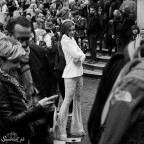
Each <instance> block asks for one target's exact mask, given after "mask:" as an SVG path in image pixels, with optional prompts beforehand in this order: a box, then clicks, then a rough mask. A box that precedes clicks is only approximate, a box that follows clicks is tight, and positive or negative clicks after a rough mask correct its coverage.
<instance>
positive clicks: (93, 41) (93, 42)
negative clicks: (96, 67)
mask: <svg viewBox="0 0 144 144" xmlns="http://www.w3.org/2000/svg"><path fill="white" fill-rule="evenodd" d="M88 44H89V50H90V54H91V59H92V60H95V59H96V46H97V35H89V36H88Z"/></svg>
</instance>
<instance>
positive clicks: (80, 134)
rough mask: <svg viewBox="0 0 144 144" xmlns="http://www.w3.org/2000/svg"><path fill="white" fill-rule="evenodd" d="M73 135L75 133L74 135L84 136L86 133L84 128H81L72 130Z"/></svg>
mask: <svg viewBox="0 0 144 144" xmlns="http://www.w3.org/2000/svg"><path fill="white" fill-rule="evenodd" d="M71 135H74V136H78V137H82V136H85V135H86V133H85V131H84V130H80V131H78V132H71Z"/></svg>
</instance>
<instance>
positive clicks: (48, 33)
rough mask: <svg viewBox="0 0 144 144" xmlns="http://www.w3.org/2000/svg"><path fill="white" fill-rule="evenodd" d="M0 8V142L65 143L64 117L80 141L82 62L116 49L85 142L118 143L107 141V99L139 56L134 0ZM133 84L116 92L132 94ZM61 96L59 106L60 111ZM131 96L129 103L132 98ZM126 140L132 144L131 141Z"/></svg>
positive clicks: (38, 1) (27, 1) (13, 1)
mask: <svg viewBox="0 0 144 144" xmlns="http://www.w3.org/2000/svg"><path fill="white" fill-rule="evenodd" d="M0 11H1V12H0V14H1V15H2V19H0V20H1V23H0V95H1V96H0V138H1V141H2V142H3V143H5V140H6V139H5V138H6V137H7V136H9V135H17V136H18V137H21V138H23V143H24V144H28V143H32V144H39V143H41V144H52V143H53V139H58V140H64V141H65V140H66V139H67V131H66V127H67V121H68V115H69V114H72V122H71V131H70V132H71V134H72V135H75V136H80V137H82V136H85V135H86V133H85V130H84V128H83V122H82V114H81V97H82V93H83V77H82V75H83V62H84V61H85V59H86V55H85V53H86V52H87V51H89V52H90V54H91V58H90V59H89V60H88V61H87V62H88V63H90V64H93V63H97V62H98V61H97V57H98V56H99V55H101V54H102V53H103V50H102V49H103V46H104V47H105V48H106V49H108V55H110V56H111V55H112V50H113V49H115V52H116V54H114V55H113V56H112V58H111V59H110V61H109V62H108V64H107V65H106V67H105V69H104V71H103V77H102V79H101V82H100V85H99V88H98V91H97V94H96V99H95V102H94V105H93V108H92V110H91V113H90V117H89V122H88V130H89V137H90V139H91V142H92V143H94V144H95V143H99V144H105V143H108V142H109V140H110V144H111V143H120V142H121V143H122V142H123V139H122V140H121V141H120V142H119V141H118V140H119V139H111V134H113V133H112V132H110V130H111V131H112V130H113V132H114V129H113V127H112V126H113V124H114V123H116V122H115V120H117V117H116V118H115V119H114V120H113V124H112V125H109V123H110V121H111V117H112V116H113V115H114V116H117V115H116V113H115V112H113V113H112V114H111V115H110V116H109V114H107V112H106V114H105V107H106V108H107V103H109V101H110V100H111V99H112V97H110V98H109V94H110V91H111V90H113V89H112V87H113V85H114V83H115V81H116V79H117V77H118V75H119V73H120V71H121V69H122V68H123V67H124V65H125V64H126V63H127V62H129V61H132V60H133V59H135V58H139V55H140V54H139V53H138V49H137V48H138V47H141V45H142V44H143V41H142V40H137V35H138V34H139V33H140V30H139V28H138V26H137V23H136V1H135V0H125V1H123V0H98V1H84V0H75V1H70V2H68V1H61V0H1V1H0ZM133 40H137V41H135V42H131V41H133ZM130 42H131V43H130ZM129 43H130V44H129ZM137 43H138V44H137ZM133 45H134V46H133ZM98 46H99V49H100V52H98V51H97V47H98ZM132 46H133V48H131V47H132ZM130 48H131V49H132V50H131V49H130ZM131 51H132V52H131ZM134 64H138V63H134ZM132 66H133V65H132ZM134 66H135V65H134ZM140 66H141V65H140ZM140 66H139V65H138V68H139V67H140ZM138 68H137V67H136V68H135V70H137V69H138ZM129 69H130V68H129ZM129 71H130V70H129ZM129 71H127V72H129ZM126 74H127V73H125V75H126ZM126 82H127V83H128V82H129V81H128V80H127V81H126ZM135 82H137V81H134V84H135ZM117 83H118V82H117ZM127 83H126V84H127ZM127 85H128V84H127ZM141 85H142V84H141ZM131 87H132V86H131V85H128V87H126V88H127V89H126V90H129V93H128V92H126V91H124V92H123V91H122V90H119V91H120V94H121V92H123V93H122V94H125V96H127V95H128V96H129V95H130V90H131ZM122 88H123V89H124V87H122ZM119 89H120V88H119ZM138 89H139V87H136V88H135V89H133V91H134V90H135V91H136V90H138ZM116 92H117V91H116ZM133 93H134V92H133ZM140 94H141V93H140ZM60 95H61V96H62V98H63V103H62V105H61V107H60V108H59V96H60ZM111 95H112V94H111ZM117 95H118V94H117ZM130 96H131V95H130ZM116 98H117V97H116ZM116 98H115V99H116ZM126 98H127V97H126ZM128 98H129V97H128ZM130 98H131V99H130V100H129V99H128V102H129V101H130V102H131V101H132V96H131V97H130ZM117 99H118V98H117ZM112 100H113V99H112ZM124 100H125V99H124ZM124 100H123V101H124ZM126 100H127V99H126ZM107 101H108V102H107ZM135 101H137V99H136V100H135ZM135 101H134V102H135ZM126 102H127V101H126ZM105 104H106V106H105ZM114 104H117V101H116V102H114ZM136 104H139V103H138V102H137V103H136ZM136 106H137V105H134V107H133V108H135V107H136ZM120 108H121V107H120V106H119V107H118V108H117V110H119V111H120V110H121V109H120ZM57 112H59V114H57ZM130 112H131V111H130ZM103 115H104V116H103ZM107 115H108V116H109V117H110V118H109V119H108V120H107V119H106V116H107ZM126 120H127V119H126ZM54 121H55V122H54ZM122 124H123V123H122ZM107 125H108V128H106V131H105V126H107ZM110 126H111V127H110ZM122 126H123V125H122ZM117 129H119V127H117ZM105 133H106V134H105ZM113 135H114V134H113ZM119 135H120V134H119ZM117 137H118V136H117V135H116V138H117ZM118 138H119V137H118ZM126 138H127V140H129V136H127V137H126ZM136 138H137V137H136ZM114 140H115V141H114ZM21 143H22V142H21Z"/></svg>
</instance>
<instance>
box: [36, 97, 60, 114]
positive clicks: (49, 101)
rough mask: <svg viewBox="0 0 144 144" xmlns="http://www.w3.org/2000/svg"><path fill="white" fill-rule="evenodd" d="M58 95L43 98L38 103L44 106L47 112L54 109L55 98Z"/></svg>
mask: <svg viewBox="0 0 144 144" xmlns="http://www.w3.org/2000/svg"><path fill="white" fill-rule="evenodd" d="M57 97H58V95H54V96H51V97H49V98H47V97H46V98H43V99H41V100H40V101H39V102H38V103H39V104H40V105H41V106H42V108H43V109H44V111H45V112H46V113H47V112H49V111H53V110H54V100H55V99H56V98H57Z"/></svg>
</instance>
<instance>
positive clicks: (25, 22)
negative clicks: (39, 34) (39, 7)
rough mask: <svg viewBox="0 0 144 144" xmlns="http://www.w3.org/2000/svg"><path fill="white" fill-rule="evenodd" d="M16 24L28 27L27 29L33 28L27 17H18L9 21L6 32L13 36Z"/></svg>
mask: <svg viewBox="0 0 144 144" xmlns="http://www.w3.org/2000/svg"><path fill="white" fill-rule="evenodd" d="M16 24H19V25H21V26H23V27H26V28H29V27H31V23H30V22H29V20H28V19H27V18H26V17H24V16H18V17H12V18H10V19H9V20H8V22H7V25H6V30H7V31H8V32H9V33H10V34H13V33H14V28H15V25H16Z"/></svg>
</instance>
